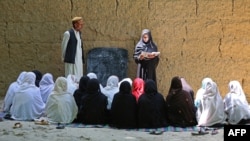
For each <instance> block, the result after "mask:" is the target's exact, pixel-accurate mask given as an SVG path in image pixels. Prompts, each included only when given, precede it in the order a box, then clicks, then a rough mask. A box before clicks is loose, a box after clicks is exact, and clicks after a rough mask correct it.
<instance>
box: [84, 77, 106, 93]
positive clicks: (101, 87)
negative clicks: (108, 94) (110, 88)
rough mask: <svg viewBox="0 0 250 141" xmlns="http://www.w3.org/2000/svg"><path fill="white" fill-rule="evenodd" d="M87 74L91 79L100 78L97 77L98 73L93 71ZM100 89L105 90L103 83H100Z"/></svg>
mask: <svg viewBox="0 0 250 141" xmlns="http://www.w3.org/2000/svg"><path fill="white" fill-rule="evenodd" d="M87 76H88V77H89V79H93V78H95V79H98V78H97V75H96V74H95V73H93V72H89V73H88V74H87ZM100 90H101V91H103V86H102V84H101V83H100Z"/></svg>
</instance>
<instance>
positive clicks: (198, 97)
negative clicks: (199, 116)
mask: <svg viewBox="0 0 250 141" xmlns="http://www.w3.org/2000/svg"><path fill="white" fill-rule="evenodd" d="M211 81H213V80H212V79H211V78H209V77H205V78H203V79H202V81H201V87H200V88H199V89H198V91H197V92H196V96H195V100H194V105H195V107H198V106H199V105H200V103H201V98H202V95H203V93H204V92H205V84H206V83H207V82H211Z"/></svg>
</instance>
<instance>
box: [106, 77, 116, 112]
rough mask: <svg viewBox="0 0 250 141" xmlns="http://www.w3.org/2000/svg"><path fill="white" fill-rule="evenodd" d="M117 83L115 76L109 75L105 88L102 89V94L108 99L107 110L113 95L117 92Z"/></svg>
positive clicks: (109, 107)
mask: <svg viewBox="0 0 250 141" xmlns="http://www.w3.org/2000/svg"><path fill="white" fill-rule="evenodd" d="M118 83H119V78H118V77H117V76H116V75H111V76H109V78H108V80H107V85H106V87H104V88H103V91H102V93H103V94H104V95H105V96H107V97H108V105H107V109H108V110H110V109H111V105H112V101H113V98H114V95H115V94H116V93H118V92H119V86H118Z"/></svg>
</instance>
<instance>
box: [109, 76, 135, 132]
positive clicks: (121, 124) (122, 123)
mask: <svg viewBox="0 0 250 141" xmlns="http://www.w3.org/2000/svg"><path fill="white" fill-rule="evenodd" d="M136 114H137V103H136V99H135V96H134V95H132V93H131V85H130V83H129V82H128V81H124V82H122V83H121V85H120V91H119V92H118V93H116V94H115V95H114V98H113V102H112V105H111V124H110V125H111V126H113V127H116V128H124V129H129V128H136V127H137V126H136Z"/></svg>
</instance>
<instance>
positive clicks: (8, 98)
mask: <svg viewBox="0 0 250 141" xmlns="http://www.w3.org/2000/svg"><path fill="white" fill-rule="evenodd" d="M25 73H26V71H23V72H21V73H20V74H19V76H18V78H17V80H16V81H14V82H12V83H11V84H10V86H9V88H8V90H7V92H6V95H5V98H4V103H3V111H4V112H9V111H10V106H11V104H12V101H13V97H14V94H15V92H16V91H17V90H18V89H19V87H20V85H21V83H22V81H23V78H24V75H25Z"/></svg>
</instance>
